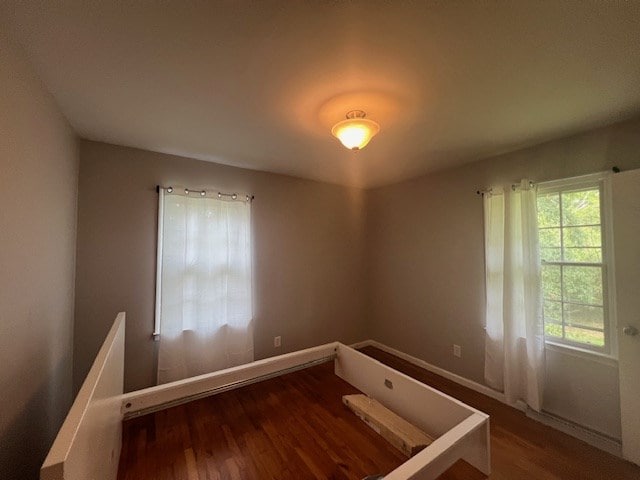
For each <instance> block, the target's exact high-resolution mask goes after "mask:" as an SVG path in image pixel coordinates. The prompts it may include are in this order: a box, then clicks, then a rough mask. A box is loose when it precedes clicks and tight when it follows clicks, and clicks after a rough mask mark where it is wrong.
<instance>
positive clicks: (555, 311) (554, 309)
mask: <svg viewBox="0 0 640 480" xmlns="http://www.w3.org/2000/svg"><path fill="white" fill-rule="evenodd" d="M542 315H543V317H544V322H545V323H560V324H561V323H562V303H560V302H552V301H549V300H545V301H544V303H543V306H542Z"/></svg>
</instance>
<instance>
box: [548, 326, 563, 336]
mask: <svg viewBox="0 0 640 480" xmlns="http://www.w3.org/2000/svg"><path fill="white" fill-rule="evenodd" d="M544 334H545V335H546V336H547V337H556V338H562V325H557V324H555V323H545V324H544Z"/></svg>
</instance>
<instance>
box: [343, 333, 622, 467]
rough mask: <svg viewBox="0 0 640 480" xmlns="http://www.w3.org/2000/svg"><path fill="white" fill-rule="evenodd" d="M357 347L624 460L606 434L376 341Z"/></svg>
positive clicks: (597, 359)
mask: <svg viewBox="0 0 640 480" xmlns="http://www.w3.org/2000/svg"><path fill="white" fill-rule="evenodd" d="M355 345H358V347H357V348H362V347H368V346H372V347H376V348H378V349H380V350H382V351H383V352H386V353H389V354H391V355H394V356H396V357H398V358H401V359H402V360H405V361H407V362H409V363H411V364H413V365H415V366H417V367H421V368H424V369H425V370H427V371H429V372H432V373H435V374H437V375H440V376H441V377H444V378H446V379H447V380H451V381H452V382H455V383H457V384H458V385H462V386H463V387H467V388H470V389H471V390H473V391H475V392H478V393H482V394H483V395H486V396H488V397H491V398H493V399H495V400H498V401H499V402H501V403H504V404H505V405H508V406H509V407H513V408H515V409H517V410H520V411H522V412H525V413H526V415H527V416H528V417H529V418H531V419H533V420H536V421H538V422H540V423H543V424H545V425H547V426H549V427H551V428H555V429H556V430H560V431H561V432H563V433H566V434H567V435H571V436H572V437H574V438H577V439H578V440H582V441H583V442H585V443H588V444H589V445H591V446H593V447H596V448H599V449H600V450H604V451H605V452H608V453H611V454H612V455H616V456H618V457H622V447H621V445H620V442H618V441H617V440H616V439H613V438H610V437H608V436H606V435H604V434H601V433H599V432H596V431H594V430H590V429H588V428H586V427H583V426H581V425H578V424H576V423H573V422H571V421H569V420H565V419H563V418H560V417H558V416H556V415H553V414H551V413H548V412H544V411H543V412H541V413H538V412H535V411H533V410H531V409H529V408H528V407H527V406H526V405H525V404H524V403H523V402H518V403H516V404H515V405H513V404H510V403H509V402H507V398H506V397H505V395H504V394H503V393H502V392H498V391H496V390H493V389H492V388H490V387H487V386H486V385H482V384H480V383H478V382H474V381H473V380H469V379H468V378H464V377H462V376H460V375H457V374H455V373H452V372H449V371H448V370H445V369H443V368H440V367H436V366H435V365H432V364H430V363H428V362H425V361H424V360H422V359H420V358H416V357H414V356H411V355H409V354H407V353H404V352H401V351H400V350H396V349H395V348H392V347H389V346H387V345H385V344H383V343H380V342H378V341H376V340H364V341H362V342H358V343H356V344H355ZM560 348H561V351H562V352H563V353H565V352H566V350H567V349H565V348H562V347H560ZM567 353H568V352H567ZM584 355H588V357H587V358H589V359H591V360H593V361H600V362H601V363H607V364H608V363H609V362H615V364H616V365H617V362H616V361H615V360H612V359H610V357H604V358H596V355H594V354H593V352H586V353H585V354H584Z"/></svg>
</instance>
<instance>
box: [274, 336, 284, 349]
mask: <svg viewBox="0 0 640 480" xmlns="http://www.w3.org/2000/svg"><path fill="white" fill-rule="evenodd" d="M281 345H282V337H281V336H280V335H278V336H277V337H273V346H274V347H276V348H280V346H281Z"/></svg>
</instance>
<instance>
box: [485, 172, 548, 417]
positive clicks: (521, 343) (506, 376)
mask: <svg viewBox="0 0 640 480" xmlns="http://www.w3.org/2000/svg"><path fill="white" fill-rule="evenodd" d="M484 217H485V264H486V300H487V303H486V351H485V381H486V382H487V384H488V385H489V386H491V387H493V388H495V389H497V390H500V391H504V393H505V396H506V398H507V401H508V402H510V403H512V404H514V403H516V402H518V401H523V402H525V403H526V404H527V405H528V406H529V407H530V408H532V409H534V410H536V411H540V409H541V407H542V394H543V386H544V361H545V356H544V355H545V354H544V323H543V317H542V285H541V273H540V271H541V269H540V254H539V250H538V228H537V218H536V193H535V189H533V188H531V187H530V182H529V181H528V180H522V182H521V184H520V186H519V188H515V189H509V190H508V191H507V193H504V192H503V191H502V190H501V189H499V188H493V189H492V190H491V192H490V193H487V194H485V196H484Z"/></svg>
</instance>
